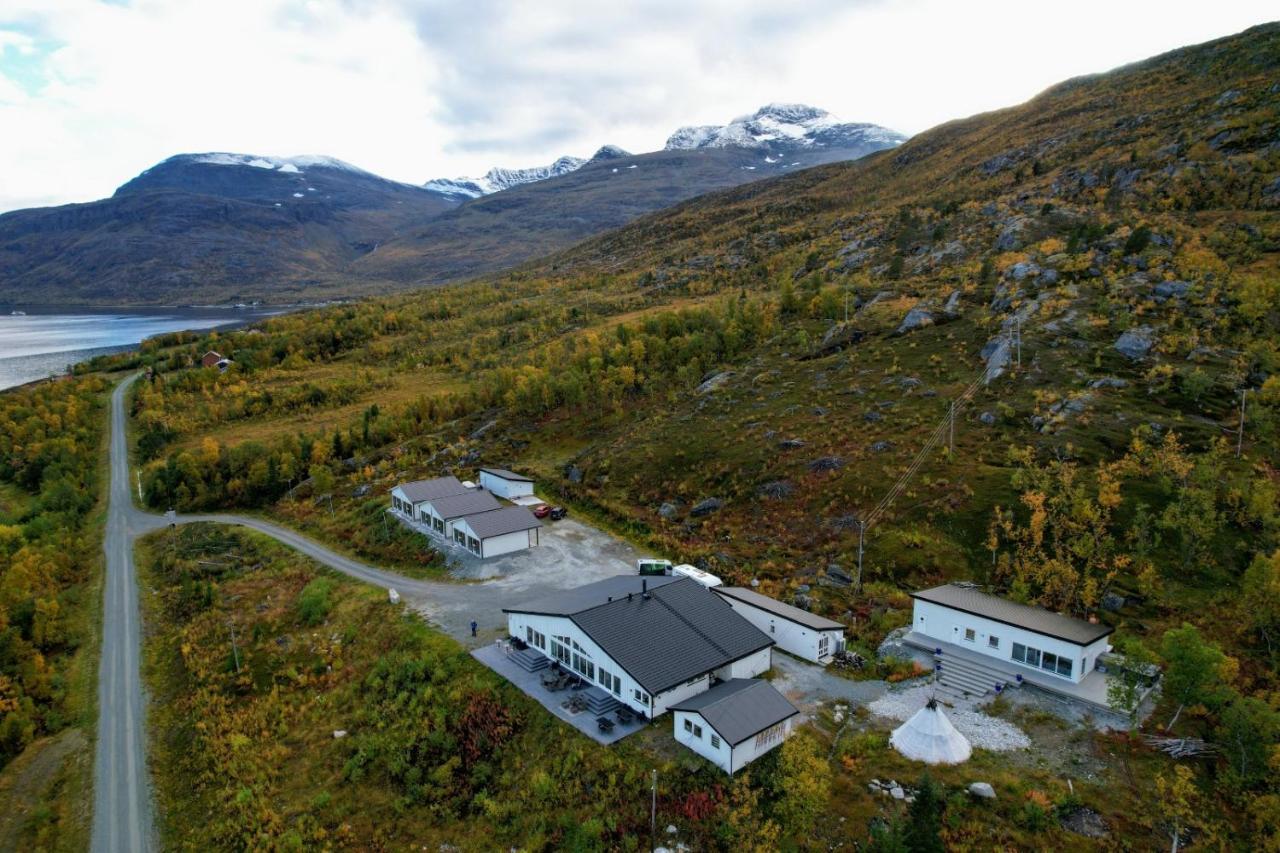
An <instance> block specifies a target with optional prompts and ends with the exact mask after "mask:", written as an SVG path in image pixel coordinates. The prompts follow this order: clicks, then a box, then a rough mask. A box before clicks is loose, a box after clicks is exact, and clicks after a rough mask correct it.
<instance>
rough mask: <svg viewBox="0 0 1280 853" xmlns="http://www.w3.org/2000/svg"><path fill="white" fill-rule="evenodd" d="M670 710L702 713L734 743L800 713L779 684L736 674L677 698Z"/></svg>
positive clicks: (734, 744)
mask: <svg viewBox="0 0 1280 853" xmlns="http://www.w3.org/2000/svg"><path fill="white" fill-rule="evenodd" d="M670 710H672V711H695V712H697V713H698V714H701V715H702V718H703V719H704V720H706V721H707V724H708V725H710V726H711V728H713V729H715V730H716V731H717V732H719V734H720V737H721V738H722V739H723V740H724V741H725V743H727V744H729V745H730V746H737V745H738V744H740V743H742V742H743V741H744V740H747V739H748V738H751V737H754V736H755V735H758V734H760V732H762V731H764V730H765V729H767V728H769V727H770V726H776V725H777V724H778V723H781V722H782V721H783V720H786V719H787V718H789V717H794V716H795V715H796V714H799V713H800V712H799V711H798V710H797V709H796V706H795V705H792V704H791V703H790V702H789V701H787V697H786V696H783V695H782V694H781V693H779V692H778V690H777V688H775V687H774V686H773V685H772V684H770V683H769V682H767V681H763V680H761V679H759V678H734V679H731V680H729V681H726V682H724V683H723V684H717V685H716V686H715V687H712V688H711V689H710V690H708V691H707V692H705V693H699V694H698V695H697V696H693V697H690V698H688V699H685V700H683V701H681V702H677V703H676V704H674V705H672V706H671V708H670Z"/></svg>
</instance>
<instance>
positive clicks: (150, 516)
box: [91, 375, 628, 853]
mask: <svg viewBox="0 0 1280 853" xmlns="http://www.w3.org/2000/svg"><path fill="white" fill-rule="evenodd" d="M137 378H138V377H137V376H136V375H135V376H132V377H130V378H128V379H126V380H124V381H123V382H121V383H120V384H119V385H118V386H117V387H116V389H115V391H114V392H113V393H112V395H111V441H110V464H111V486H110V490H109V492H108V505H107V528H106V535H105V537H104V541H103V546H104V550H105V552H106V558H107V577H106V586H105V589H104V592H103V612H102V632H103V633H102V659H101V661H100V663H99V668H98V739H97V747H96V752H95V755H94V779H93V786H94V788H93V830H92V836H91V847H92V849H93V850H94V851H112V853H114V851H141V850H154V849H158V847H159V844H158V840H157V839H156V837H155V830H154V823H153V817H152V804H151V787H150V779H149V775H148V773H147V762H146V737H145V729H144V723H145V715H146V705H145V700H144V691H143V688H142V676H141V671H140V650H141V644H142V630H141V625H140V617H139V610H138V589H137V581H136V576H135V567H134V563H133V549H134V543H135V542H136V540H137V539H138V537H140V536H144V535H146V534H148V533H151V532H154V531H156V530H161V529H163V528H165V527H166V526H168V525H170V524H191V523H194V522H200V521H206V522H216V523H220V524H236V525H240V526H242V527H248V528H251V529H253V530H256V531H258V532H259V533H263V534H265V535H267V536H270V537H271V538H273V539H275V540H276V541H278V542H280V543H282V544H284V545H288V546H289V547H290V548H293V549H295V550H297V551H299V552H300V553H302V554H305V555H306V556H308V557H311V558H312V559H314V560H316V561H317V562H319V563H322V564H324V565H326V566H328V567H329V568H331V569H334V570H335V571H338V572H341V573H343V574H344V575H348V576H349V577H352V578H355V579H356V580H359V581H363V582H365V583H370V584H373V585H374V586H378V587H382V588H383V589H395V590H396V591H397V592H398V593H400V595H401V597H402V598H403V599H404V601H405V603H406V604H408V605H409V606H410V607H412V608H413V609H414V610H416V611H417V612H419V613H421V614H422V615H423V616H424V617H425V618H426V619H427V620H428V621H430V622H432V623H433V624H435V625H437V626H439V627H440V628H442V629H443V630H445V631H447V632H448V633H449V634H451V635H453V636H454V637H456V638H457V639H459V640H460V641H462V642H464V643H467V644H468V645H476V644H477V643H478V642H487V641H488V640H489V638H490V637H492V636H493V634H494V633H495V632H505V628H506V618H505V615H504V614H503V612H502V609H503V608H504V607H508V606H511V605H514V604H517V603H519V602H521V601H525V600H528V599H530V598H533V597H536V596H538V595H540V594H543V593H545V592H548V591H552V590H555V589H568V588H571V587H575V586H580V585H582V584H583V583H587V582H589V581H593V580H597V579H598V577H592V576H584V575H583V574H582V573H581V571H563V572H550V571H540V572H524V571H521V572H516V573H512V574H506V575H502V576H499V577H494V578H490V579H487V580H485V581H484V582H480V583H474V582H473V583H449V582H447V581H428V580H415V579H413V578H408V577H405V576H403V575H398V574H395V573H394V572H389V571H386V570H385V569H379V568H375V567H373V566H369V565H367V564H365V563H362V562H360V561H359V560H354V559H352V558H350V557H347V556H344V555H342V554H339V553H337V552H335V551H332V550H330V549H329V548H326V547H325V546H324V545H321V544H320V543H318V542H316V541H315V540H313V539H309V538H308V537H306V536H303V535H302V534H300V533H298V532H296V531H294V530H290V529H288V528H286V527H281V526H280V525H278V524H273V523H271V522H269V521H264V520H263V519H260V518H253V517H251V516H243V515H229V514H215V515H177V516H164V515H158V514H156V513H151V512H147V511H145V510H142V509H139V508H138V507H137V506H136V505H135V504H134V496H135V492H134V489H135V488H136V485H135V484H133V483H132V478H131V476H130V470H129V444H128V438H127V427H128V420H127V417H126V413H125V398H126V396H127V394H128V389H129V386H130V385H132V384H133V382H134V381H135V380H136V379H137ZM557 524H564V522H557ZM564 532H565V534H566V536H568V537H571V538H575V539H577V540H579V541H580V542H582V541H592V540H593V539H594V538H601V541H605V540H609V541H613V542H617V540H613V539H612V537H609V536H608V535H607V534H605V533H603V532H601V531H598V530H594V529H593V528H590V527H587V526H586V525H580V524H578V523H577V522H573V523H571V525H569V526H566V527H565V528H564ZM606 550H609V551H611V552H612V551H614V550H615V549H612V548H609V549H606ZM619 553H620V552H619ZM549 562H554V561H549ZM579 568H581V567H579ZM627 569H628V567H627V565H626V564H625V562H620V563H618V564H617V565H614V566H613V567H612V568H611V567H610V564H606V565H604V566H597V567H596V569H595V571H597V572H599V571H603V572H605V573H606V574H621V573H623V572H624V571H626V570H627ZM602 576H603V575H602ZM473 619H474V620H475V621H476V622H478V623H479V625H480V629H481V632H482V634H481V638H480V640H479V641H477V640H472V639H471V637H470V623H471V621H472V620H473Z"/></svg>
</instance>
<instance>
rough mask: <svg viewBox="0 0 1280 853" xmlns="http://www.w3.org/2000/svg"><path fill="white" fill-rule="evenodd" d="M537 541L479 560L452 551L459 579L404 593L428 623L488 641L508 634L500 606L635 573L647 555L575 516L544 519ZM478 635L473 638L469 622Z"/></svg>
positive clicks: (462, 637) (460, 636) (472, 642)
mask: <svg viewBox="0 0 1280 853" xmlns="http://www.w3.org/2000/svg"><path fill="white" fill-rule="evenodd" d="M543 525H544V526H543V527H542V529H541V530H540V531H539V545H538V546H537V547H536V548H529V549H528V550H525V551H518V552H516V553H514V554H506V555H503V556H501V557H494V558H491V559H488V560H481V559H478V558H477V557H474V556H472V555H471V554H468V553H467V552H465V551H463V550H462V549H460V548H451V549H449V551H448V555H449V560H450V563H451V565H452V566H453V571H452V574H453V576H454V578H456V579H457V580H458V581H459V582H458V583H453V584H443V583H438V584H433V585H432V588H431V594H430V595H426V596H422V597H418V596H414V595H412V594H410V595H408V596H406V598H407V600H408V601H409V603H410V604H412V605H413V606H414V608H415V609H416V610H418V611H419V612H420V613H422V614H423V615H424V616H425V617H427V618H428V619H429V620H430V621H432V622H433V623H435V624H436V625H438V626H439V627H441V628H442V629H444V630H445V631H447V632H448V633H450V634H452V635H453V636H454V637H456V638H458V639H459V640H462V641H463V642H466V643H468V644H469V645H472V646H474V645H478V644H480V643H486V642H489V641H491V640H492V639H493V637H494V636H496V635H498V634H505V633H506V626H507V620H506V614H504V613H503V612H502V608H504V607H510V606H512V605H515V604H519V603H521V602H523V601H527V600H529V599H531V598H537V597H538V596H541V595H545V594H546V593H549V592H554V591H556V590H560V589H571V588H573V587H576V586H582V585H583V584H587V583H591V582H592V581H597V580H600V579H601V578H607V577H612V576H614V575H623V574H634V573H635V571H636V560H637V559H639V558H640V557H642V556H645V555H643V554H642V553H641V552H639V551H637V550H636V549H635V548H632V547H631V546H630V545H629V544H627V543H626V542H624V541H622V540H621V539H618V538H617V537H615V536H613V535H611V534H609V533H606V532H605V531H603V530H599V529H597V528H595V527H592V526H590V525H588V524H584V523H582V522H580V521H577V520H576V519H573V518H565V519H562V520H560V521H544V522H543ZM473 619H474V620H475V621H476V622H477V623H479V634H480V636H479V637H478V638H477V639H476V640H472V638H471V632H470V623H471V620H473Z"/></svg>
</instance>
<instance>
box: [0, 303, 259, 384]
mask: <svg viewBox="0 0 1280 853" xmlns="http://www.w3.org/2000/svg"><path fill="white" fill-rule="evenodd" d="M13 310H14V309H11V308H8V307H5V308H3V309H0V389H4V388H12V387H13V386H15V385H21V384H23V383H25V382H31V381H33V380H36V379H44V378H46V377H48V376H51V375H57V374H61V373H65V372H66V370H67V367H68V365H72V364H75V363H76V362H79V361H84V360H86V359H89V358H93V357H94V356H95V355H103V354H106V353H113V352H122V351H124V350H128V349H133V348H134V347H136V346H137V345H138V344H139V343H140V342H141V341H143V340H144V339H146V338H149V337H151V336H153V335H159V334H163V333H165V332H176V331H180V330H183V329H212V328H220V327H224V326H238V325H243V324H244V323H246V322H249V321H251V320H254V319H257V318H259V317H262V316H265V315H266V313H269V312H260V311H253V310H246V309H232V308H128V309H103V308H57V307H47V308H44V307H24V308H22V309H21V311H25V312H26V313H25V314H22V313H16V314H15V313H11V311H13Z"/></svg>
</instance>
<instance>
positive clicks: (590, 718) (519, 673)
mask: <svg viewBox="0 0 1280 853" xmlns="http://www.w3.org/2000/svg"><path fill="white" fill-rule="evenodd" d="M471 656H472V657H473V658H475V659H476V660H478V661H480V663H482V664H484V665H485V666H487V667H489V669H491V670H493V671H494V672H496V673H498V675H501V676H502V677H503V678H505V679H506V680H507V681H510V682H511V683H512V684H514V685H515V686H516V687H518V688H520V689H521V690H522V691H524V693H525V694H526V695H528V696H530V697H531V698H533V699H536V700H537V701H538V702H539V703H540V704H541V705H542V707H544V708H546V709H547V710H548V711H550V712H551V713H552V714H554V715H555V716H556V717H558V718H559V719H561V720H563V721H564V722H565V723H568V724H569V725H571V726H573V727H574V728H575V729H577V730H578V731H580V732H582V733H583V734H584V735H586V736H587V737H589V738H591V739H592V740H594V741H595V742H596V743H599V744H603V745H604V746H608V745H609V744H612V743H617V742H618V741H620V740H622V739H623V738H624V737H626V736H627V735H630V734H634V733H636V732H638V731H640V730H641V729H643V728H644V727H645V726H647V725H648V722H647V721H640V720H635V721H632V722H630V723H627V724H626V725H623V724H622V723H619V722H618V720H617V717H614V716H613V715H610V719H612V720H613V721H614V727H613V731H611V732H608V733H605V732H602V731H600V729H599V727H598V726H597V725H596V717H595V714H592V713H591V712H590V711H581V712H579V713H577V714H571V713H569V711H567V710H566V709H564V708H562V707H560V703H561V702H563V701H564V700H565V699H567V698H568V697H569V696H572V695H573V692H572V691H569V690H561V691H560V692H558V693H552V692H551V691H549V690H547V689H546V688H545V687H543V686H542V672H545V670H542V671H539V672H528V671H527V670H525V669H523V668H521V667H520V665H519V664H517V663H516V662H515V661H513V660H511V659H510V658H509V657H508V656H507V652H506V651H505V649H504V648H503V647H502V646H501V645H500V644H498V643H496V642H495V643H490V644H488V645H485V646H481V647H480V648H477V649H472V650H471Z"/></svg>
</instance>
